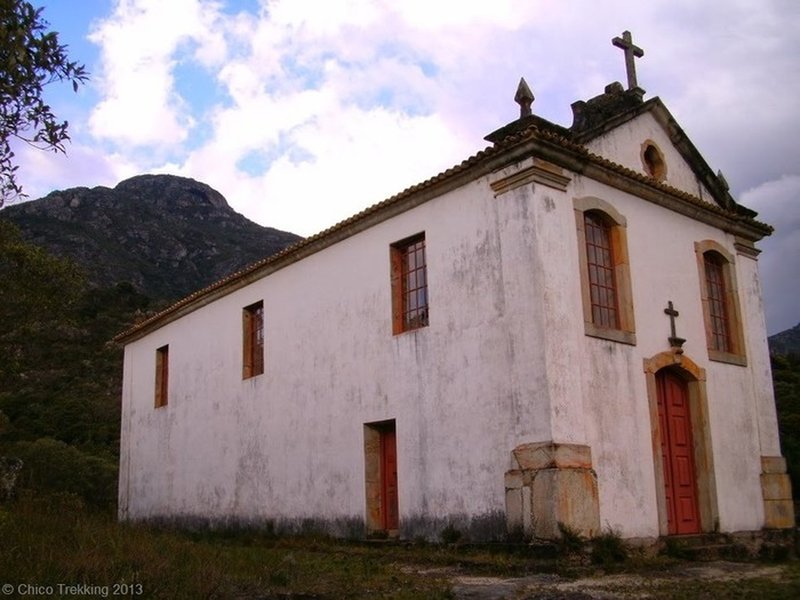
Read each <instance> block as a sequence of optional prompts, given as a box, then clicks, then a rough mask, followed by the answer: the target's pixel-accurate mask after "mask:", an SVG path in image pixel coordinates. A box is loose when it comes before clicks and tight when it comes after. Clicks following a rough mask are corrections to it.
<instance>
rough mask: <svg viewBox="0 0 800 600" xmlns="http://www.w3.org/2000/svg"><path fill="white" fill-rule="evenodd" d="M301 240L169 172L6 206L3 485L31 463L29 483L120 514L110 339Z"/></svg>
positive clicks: (1, 295) (1, 302)
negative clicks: (117, 508)
mask: <svg viewBox="0 0 800 600" xmlns="http://www.w3.org/2000/svg"><path fill="white" fill-rule="evenodd" d="M299 239H300V238H299V236H296V235H294V234H291V233H287V232H282V231H278V230H275V229H271V228H267V227H261V226H260V225H257V224H255V223H253V222H251V221H249V220H247V219H246V218H244V217H243V216H242V215H239V214H238V213H236V212H234V211H233V210H232V209H231V208H230V207H229V206H228V204H227V202H226V201H225V199H224V198H223V197H222V196H221V195H220V194H219V193H218V192H216V191H215V190H213V189H212V188H210V187H208V186H207V185H205V184H202V183H199V182H196V181H193V180H191V179H185V178H181V177H173V176H168V175H152V176H151V175H145V176H139V177H134V178H132V179H129V180H127V181H125V182H122V183H120V184H119V185H118V186H117V187H116V188H114V189H113V190H112V189H109V188H94V189H92V190H89V189H87V188H74V189H71V190H65V191H59V192H53V193H52V194H50V195H48V196H47V197H45V198H42V199H40V200H34V201H32V202H28V203H25V204H22V205H17V206H11V207H8V208H5V209H3V210H2V211H0V483H3V482H5V483H8V481H10V479H13V476H12V477H11V478H9V477H8V475H9V473H11V472H13V471H14V470H15V467H16V466H17V465H19V464H20V462H19V461H22V463H21V464H22V468H21V470H19V471H18V473H17V482H16V488H17V489H22V490H34V491H35V493H51V492H52V493H61V494H70V495H72V496H73V500H75V501H80V502H82V503H84V504H87V505H89V506H94V507H96V508H98V509H102V510H112V509H113V507H114V506H115V504H116V489H117V462H118V455H119V417H120V407H119V402H120V392H121V389H120V388H121V380H122V349H121V347H119V346H118V345H117V344H114V343H112V342H111V339H112V338H113V337H114V336H115V335H116V334H118V333H120V332H121V331H123V330H124V329H126V328H127V327H128V326H130V325H131V324H132V323H133V322H134V321H136V320H137V319H139V318H141V317H143V316H144V315H146V314H147V313H149V312H153V311H156V310H158V309H160V308H163V307H164V306H165V305H166V304H168V303H169V302H172V301H174V300H176V299H177V298H179V297H181V296H182V295H185V294H187V293H189V292H192V291H194V290H196V289H198V288H200V287H203V286H205V285H208V284H210V283H212V282H214V281H216V280H218V279H221V278H222V277H224V276H226V275H228V274H230V273H231V272H233V271H235V270H237V269H240V268H242V267H244V266H246V265H248V264H251V263H253V262H255V261H257V260H259V259H262V258H264V257H266V256H268V255H270V254H272V253H275V252H278V251H280V250H282V249H283V248H285V247H286V246H287V245H289V244H291V243H292V242H294V241H296V240H299ZM6 493H7V492H6V491H5V490H4V489H3V486H2V485H0V501H2V500H3V496H4V495H6Z"/></svg>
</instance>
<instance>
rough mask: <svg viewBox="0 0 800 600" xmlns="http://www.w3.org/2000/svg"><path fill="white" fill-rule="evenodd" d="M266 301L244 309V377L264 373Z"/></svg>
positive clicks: (247, 377)
mask: <svg viewBox="0 0 800 600" xmlns="http://www.w3.org/2000/svg"><path fill="white" fill-rule="evenodd" d="M264 362H265V361H264V301H263V300H261V301H259V302H254V303H253V304H250V305H249V306H245V307H244V308H243V309H242V379H250V378H251V377H256V376H258V375H262V374H263V373H264Z"/></svg>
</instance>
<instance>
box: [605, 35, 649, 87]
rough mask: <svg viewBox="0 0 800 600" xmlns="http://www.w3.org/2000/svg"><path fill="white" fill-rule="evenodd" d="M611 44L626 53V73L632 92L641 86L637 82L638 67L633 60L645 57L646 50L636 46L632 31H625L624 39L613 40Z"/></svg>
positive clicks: (616, 38)
mask: <svg viewBox="0 0 800 600" xmlns="http://www.w3.org/2000/svg"><path fill="white" fill-rule="evenodd" d="M611 43H612V44H614V45H615V46H616V47H617V48H622V49H623V50H624V51H625V71H626V72H627V74H628V89H629V90H632V89H635V88H638V87H639V84H638V83H637V82H636V65H634V64H633V59H634V58H641V57H642V56H644V50H642V49H641V48H639V46H636V45H634V43H633V38H632V37H631V32H630V31H623V32H622V37H621V38H620V37H615V38H614V39H612V40H611Z"/></svg>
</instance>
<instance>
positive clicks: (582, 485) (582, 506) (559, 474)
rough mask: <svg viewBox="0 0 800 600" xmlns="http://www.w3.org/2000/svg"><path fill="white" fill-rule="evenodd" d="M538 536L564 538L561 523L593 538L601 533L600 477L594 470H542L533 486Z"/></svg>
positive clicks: (532, 492) (534, 515)
mask: <svg viewBox="0 0 800 600" xmlns="http://www.w3.org/2000/svg"><path fill="white" fill-rule="evenodd" d="M531 505H532V506H531V509H532V515H531V518H532V522H533V528H534V531H533V534H534V536H535V537H541V538H548V539H555V538H559V537H561V533H560V531H559V528H558V524H559V523H564V524H565V525H567V526H569V527H570V528H571V529H572V530H574V531H575V532H576V533H578V534H580V535H582V536H585V537H594V536H595V535H597V534H598V533H599V532H600V503H599V500H598V495H597V476H596V475H595V473H594V471H592V470H591V469H543V470H541V471H539V472H538V473H536V476H535V477H534V479H533V483H532V486H531Z"/></svg>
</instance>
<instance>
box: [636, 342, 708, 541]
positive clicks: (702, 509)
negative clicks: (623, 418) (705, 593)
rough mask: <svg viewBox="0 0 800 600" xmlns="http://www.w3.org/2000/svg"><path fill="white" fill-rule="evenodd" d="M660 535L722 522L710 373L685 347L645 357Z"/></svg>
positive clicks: (700, 529) (703, 528)
mask: <svg viewBox="0 0 800 600" xmlns="http://www.w3.org/2000/svg"><path fill="white" fill-rule="evenodd" d="M644 371H645V376H646V378H647V396H648V404H649V409H650V419H651V424H652V425H651V431H652V444H653V467H654V472H655V491H656V503H657V506H658V530H659V534H660V535H684V534H691V533H700V532H710V531H714V530H715V529H716V528H717V527H718V526H719V512H718V507H717V490H716V483H715V479H714V459H713V456H712V452H711V447H712V446H711V432H710V429H709V426H708V423H709V420H708V400H707V397H706V373H705V370H704V369H701V368H700V367H699V366H698V365H697V364H696V363H695V362H694V361H692V360H691V359H690V358H689V357H687V356H686V355H684V354H682V353H680V352H675V351H671V352H661V353H659V354H656V355H655V356H653V357H651V358H648V359H645V361H644Z"/></svg>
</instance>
